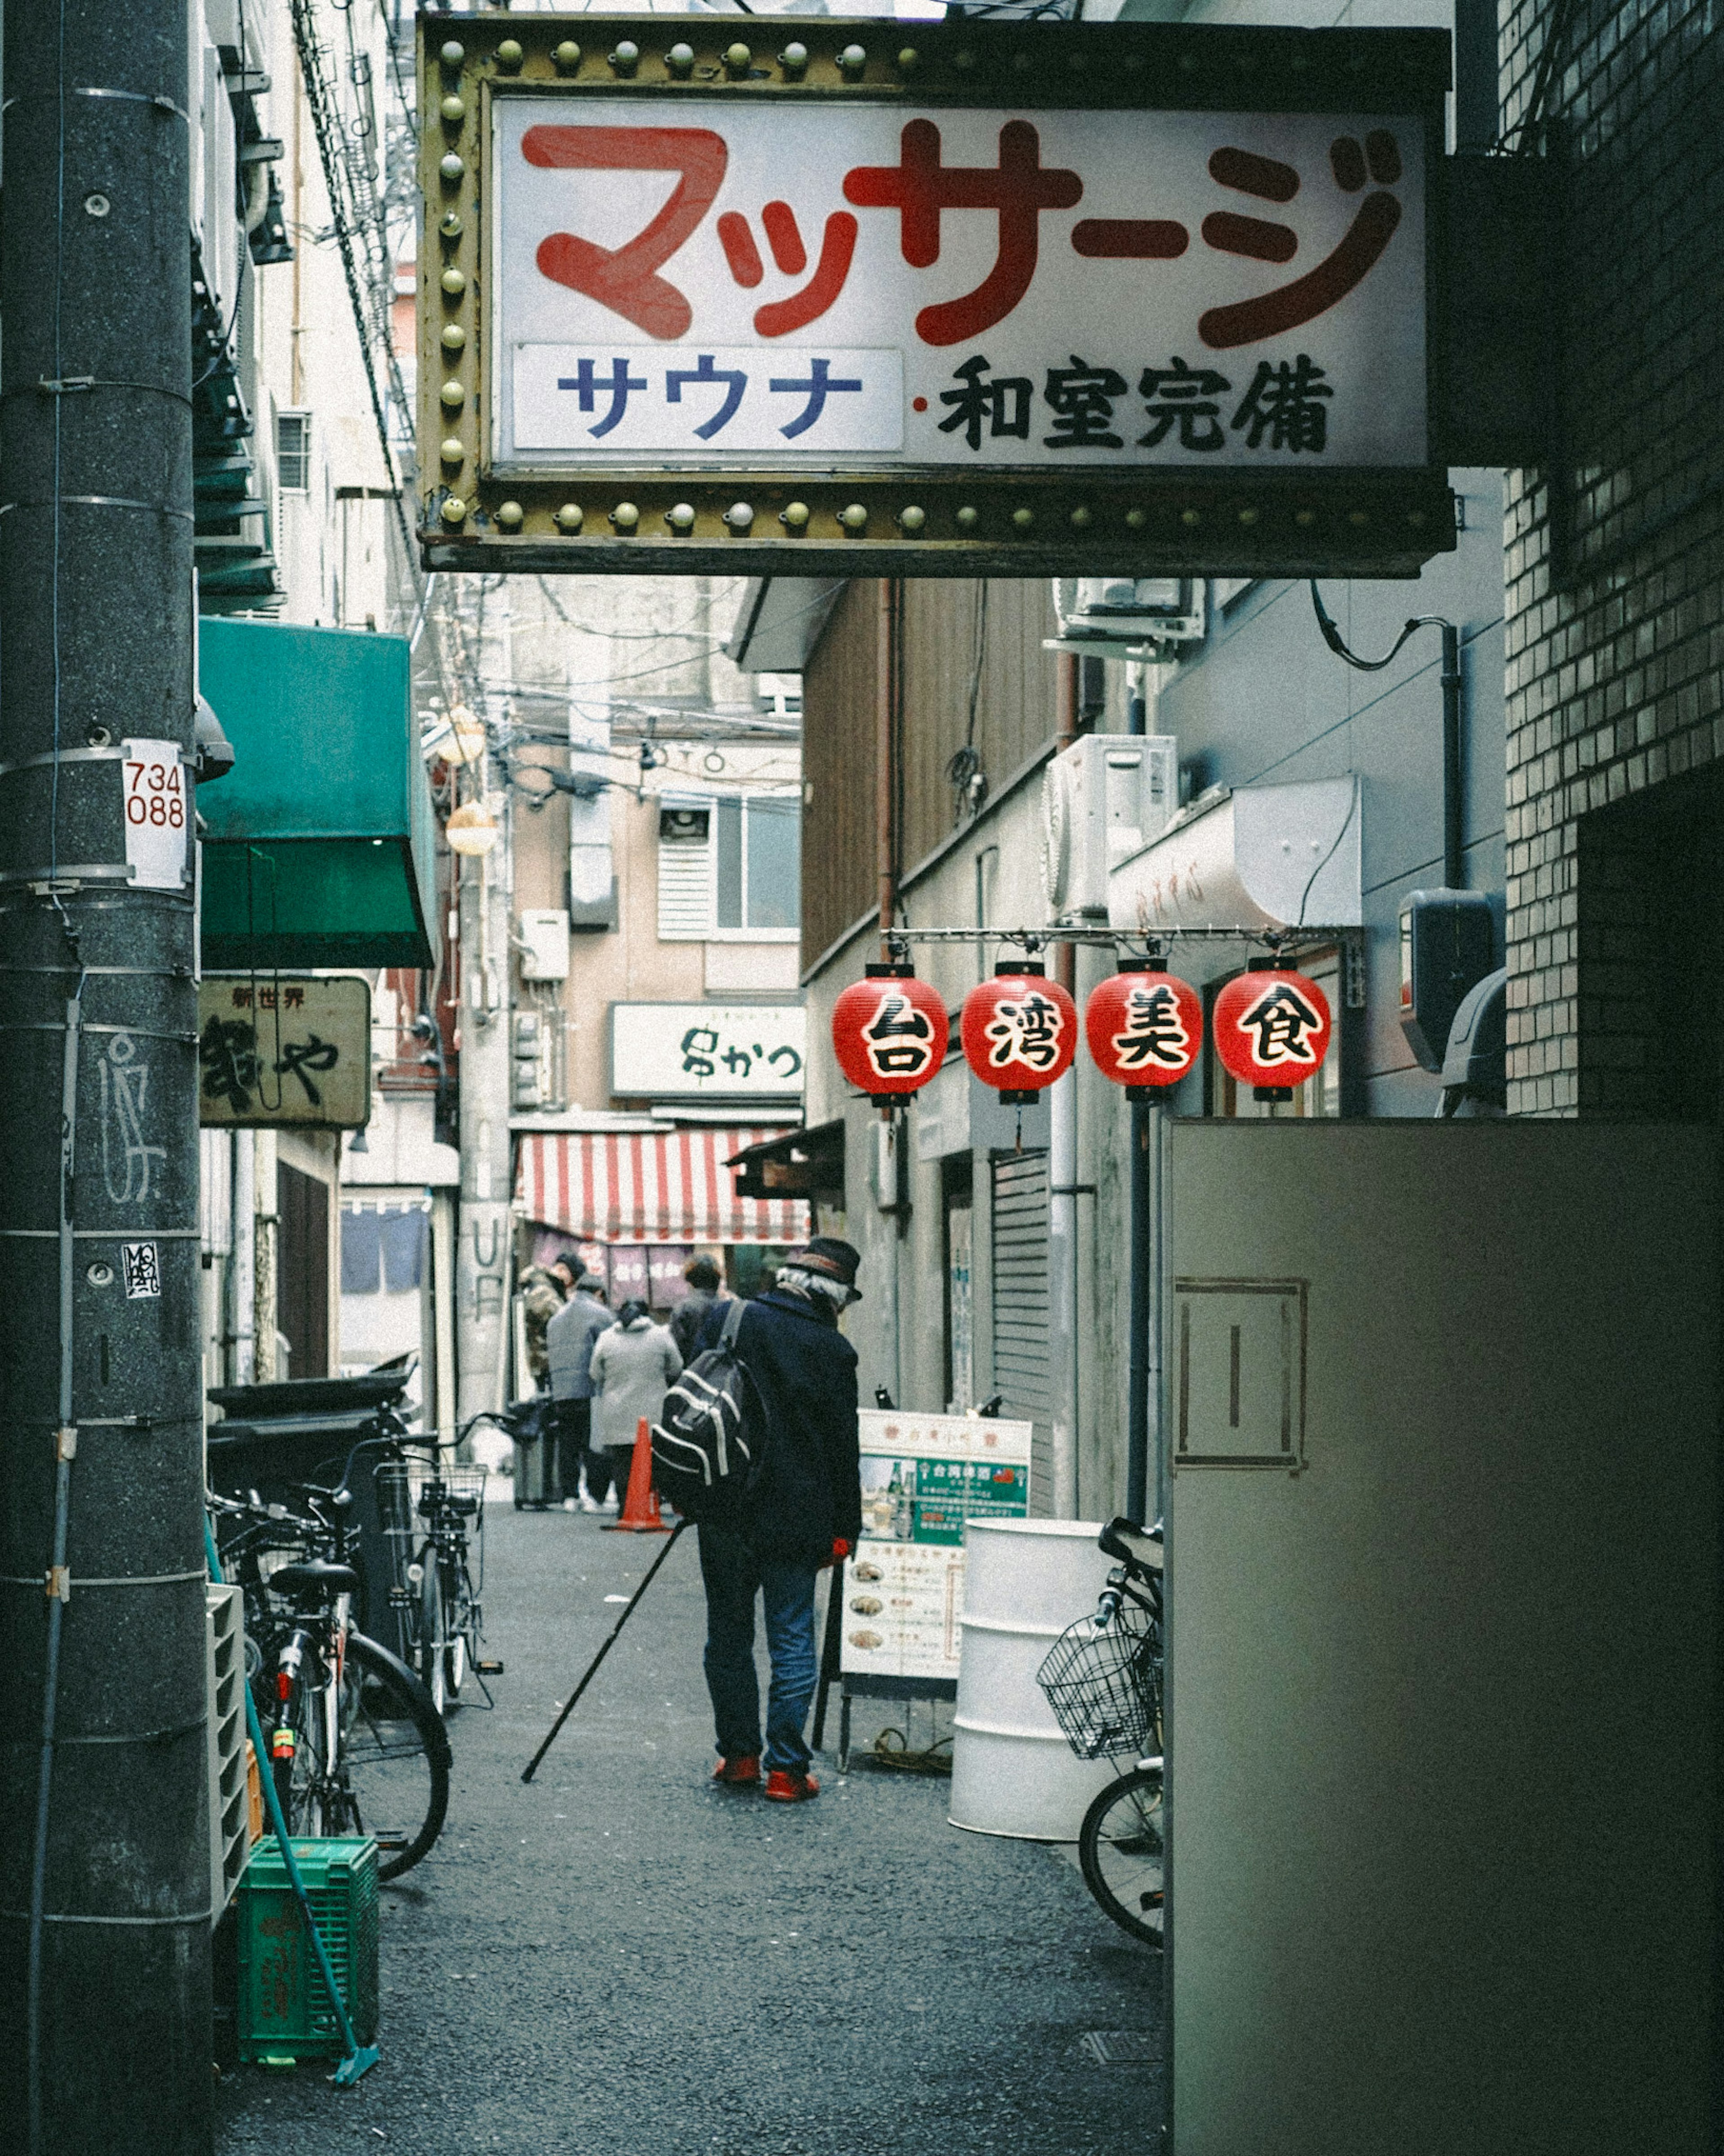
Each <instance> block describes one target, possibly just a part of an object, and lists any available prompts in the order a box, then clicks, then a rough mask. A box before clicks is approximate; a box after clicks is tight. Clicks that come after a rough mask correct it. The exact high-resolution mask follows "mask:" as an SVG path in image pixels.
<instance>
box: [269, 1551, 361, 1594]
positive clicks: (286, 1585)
mask: <svg viewBox="0 0 1724 2156" xmlns="http://www.w3.org/2000/svg"><path fill="white" fill-rule="evenodd" d="M269 1586H270V1588H271V1589H272V1590H273V1591H274V1592H275V1594H296V1595H297V1594H303V1595H306V1596H308V1597H309V1596H316V1598H317V1599H319V1600H320V1601H321V1599H323V1598H324V1597H325V1596H331V1597H333V1596H335V1595H337V1594H358V1592H359V1574H358V1573H357V1572H355V1570H354V1569H353V1568H352V1566H351V1564H331V1563H330V1561H329V1559H328V1558H321V1557H308V1558H302V1559H301V1560H300V1563H297V1564H285V1565H283V1566H282V1567H281V1568H280V1571H279V1572H272V1573H270V1575H269Z"/></svg>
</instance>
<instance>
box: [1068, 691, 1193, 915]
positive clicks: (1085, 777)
mask: <svg viewBox="0 0 1724 2156" xmlns="http://www.w3.org/2000/svg"><path fill="white" fill-rule="evenodd" d="M1178 805H1179V744H1178V741H1177V739H1176V738H1175V737H1174V736H1173V735H1172V734H1137V735H1133V734H1085V736H1084V737H1083V738H1082V740H1081V741H1078V742H1074V743H1073V744H1072V746H1071V747H1070V748H1068V749H1065V750H1063V751H1062V752H1060V755H1058V756H1056V757H1054V761H1053V762H1051V763H1050V764H1049V766H1048V767H1047V770H1046V771H1045V773H1044V774H1043V778H1042V816H1043V825H1042V875H1043V880H1044V882H1045V883H1046V885H1047V891H1048V904H1049V907H1050V908H1051V910H1052V917H1053V918H1054V920H1056V921H1075V920H1077V919H1078V918H1080V916H1084V915H1086V914H1093V915H1096V916H1101V917H1103V918H1105V917H1106V913H1107V879H1108V875H1109V873H1110V872H1111V870H1113V869H1115V868H1116V867H1117V866H1118V865H1119V864H1120V863H1121V861H1123V860H1127V859H1128V858H1129V857H1130V856H1131V855H1133V854H1136V853H1139V852H1141V851H1142V849H1143V848H1144V847H1145V846H1147V845H1148V844H1151V843H1152V840H1154V839H1158V838H1159V837H1160V836H1161V834H1162V832H1163V830H1165V829H1166V828H1167V822H1168V819H1170V818H1171V817H1172V815H1173V814H1174V813H1175V811H1176V810H1177V808H1178Z"/></svg>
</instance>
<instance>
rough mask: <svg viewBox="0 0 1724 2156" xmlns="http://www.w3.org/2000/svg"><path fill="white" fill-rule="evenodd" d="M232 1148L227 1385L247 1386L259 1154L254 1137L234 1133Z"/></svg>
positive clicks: (253, 1337)
mask: <svg viewBox="0 0 1724 2156" xmlns="http://www.w3.org/2000/svg"><path fill="white" fill-rule="evenodd" d="M231 1142H232V1145H233V1255H231V1256H230V1257H229V1259H228V1272H229V1277H230V1280H231V1283H232V1287H233V1368H231V1369H230V1370H229V1372H228V1383H229V1384H230V1385H249V1384H250V1383H252V1381H253V1379H254V1378H255V1377H256V1376H257V1343H258V1153H257V1141H256V1137H255V1134H254V1132H251V1131H235V1132H233V1133H232V1134H231Z"/></svg>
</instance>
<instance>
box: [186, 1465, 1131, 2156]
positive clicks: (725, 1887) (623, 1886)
mask: <svg viewBox="0 0 1724 2156" xmlns="http://www.w3.org/2000/svg"><path fill="white" fill-rule="evenodd" d="M505 1487H506V1486H505ZM487 1511H488V1517H487V1539H488V1543H489V1547H488V1549H487V1553H486V1594H485V1617H486V1645H487V1647H488V1649H489V1650H490V1651H491V1652H492V1653H494V1654H495V1655H497V1656H498V1657H499V1658H500V1659H501V1660H502V1661H504V1662H505V1666H506V1669H505V1675H504V1676H501V1677H497V1678H493V1679H492V1680H491V1689H492V1691H493V1692H494V1693H495V1698H496V1702H497V1703H496V1707H495V1711H494V1712H490V1713H487V1712H485V1711H484V1710H483V1708H482V1707H477V1706H473V1707H469V1706H464V1707H461V1708H460V1709H459V1711H458V1712H456V1713H455V1714H454V1717H453V1721H452V1726H451V1737H452V1739H453V1742H454V1784H453V1789H452V1794H451V1797H450V1804H449V1823H448V1825H447V1826H446V1827H445V1829H444V1835H443V1837H442V1839H441V1840H440V1841H439V1843H438V1845H437V1846H436V1848H435V1849H434V1851H432V1853H431V1855H430V1856H429V1857H428V1858H427V1860H426V1861H424V1862H423V1864H421V1865H420V1866H418V1868H417V1869H416V1870H414V1871H412V1872H410V1873H408V1875H407V1876H405V1877H404V1878H403V1880H402V1881H400V1883H399V1884H398V1885H395V1886H385V1887H384V1888H383V1890H382V1904H383V1944H382V1985H383V1996H382V2030H381V2034H380V2039H379V2040H380V2042H381V2045H382V2054H383V2056H382V2065H381V2067H380V2068H379V2069H378V2070H377V2071H374V2072H372V2073H371V2074H370V2075H368V2076H367V2077H366V2078H365V2079H364V2080H363V2081H362V2082H359V2083H358V2084H357V2087H353V2088H351V2089H342V2090H338V2089H336V2088H334V2087H331V2084H330V2082H329V2081H328V2080H327V2079H326V2071H327V2069H326V2067H324V2066H319V2065H316V2064H310V2063H308V2064H305V2065H303V2066H300V2067H298V2068H297V2069H295V2070H293V2071H283V2072H279V2073H274V2074H272V2073H269V2072H267V2071H264V2070H262V2069H259V2068H256V2067H245V2068H243V2069H240V2070H239V2071H234V2072H232V2073H230V2074H229V2075H228V2076H227V2078H226V2080H225V2081H224V2082H223V2087H222V2088H221V2091H220V2092H219V2094H218V2138H217V2147H218V2149H219V2150H220V2151H222V2152H223V2156H235V2152H238V2151H240V2150H243V2149H251V2148H264V2147H268V2148H270V2149H272V2150H274V2151H275V2152H278V2156H326V2152H331V2151H336V2150H340V2149H345V2148H382V2147H384V2146H386V2145H387V2146H389V2147H393V2148H401V2149H403V2150H412V2151H413V2156H454V2152H456V2151H458V2150H459V2151H465V2150H469V2149H493V2148H501V2149H507V2150H509V2151H511V2152H518V2153H519V2156H528V2152H531V2156H562V2152H564V2151H568V2152H574V2151H577V2150H578V2151H580V2152H581V2156H709V2152H717V2156H741V2152H742V2151H744V2150H745V2149H746V2150H747V2151H749V2152H750V2156H836V2152H839V2151H854V2152H856V2156H875V2152H880V2156H884V2152H885V2151H888V2150H891V2151H898V2150H904V2149H910V2148H916V2147H918V2146H921V2145H928V2146H931V2147H932V2146H937V2147H938V2148H940V2149H941V2150H942V2152H945V2156H971V2152H972V2151H974V2152H980V2151H983V2150H989V2151H992V2150H1004V2149H1013V2150H1034V2151H1038V2152H1040V2151H1047V2152H1053V2151H1058V2152H1059V2156H1103V2152H1107V2156H1115V2152H1117V2151H1119V2150H1121V2149H1123V2148H1130V2147H1132V2146H1135V2145H1148V2144H1149V2143H1150V2142H1151V2140H1152V2136H1153V2133H1154V2130H1155V2122H1157V2121H1158V2120H1159V2117H1160V2092H1159V2089H1158V2087H1157V2082H1156V2078H1155V2075H1156V2069H1155V2068H1154V2067H1153V2066H1147V2065H1142V2064H1134V2063H1117V2064H1104V2063H1102V2061H1101V2057H1100V2056H1098V2053H1100V2052H1105V2051H1109V2050H1111V2051H1112V2052H1113V2053H1114V2054H1115V2055H1116V2056H1119V2055H1121V2054H1122V2053H1126V2052H1128V2051H1133V2050H1136V2049H1139V2048H1145V2047H1147V2044H1146V2045H1145V2046H1131V2045H1129V2044H1126V2043H1124V2042H1121V2041H1120V2040H1119V2039H1120V2038H1121V2037H1122V2036H1125V2035H1131V2036H1136V2037H1138V2038H1140V2039H1143V2040H1147V2041H1154V2040H1156V2039H1155V2038H1154V2037H1153V2036H1152V2031H1154V2030H1156V2028H1157V2024H1158V2019H1159V2007H1160V1987H1161V1968H1160V1963H1159V1959H1158V1958H1157V1957H1156V1956H1154V1955H1152V1953H1148V1952H1147V1951H1146V1950H1144V1949H1142V1948H1138V1947H1137V1946H1136V1945H1134V1944H1133V1943H1131V1941H1130V1940H1128V1939H1126V1938H1124V1937H1122V1936H1121V1934H1120V1933H1118V1932H1116V1930H1115V1928H1113V1926H1112V1925H1111V1924H1110V1923H1109V1922H1108V1921H1107V1920H1106V1917H1104V1916H1103V1915H1102V1914H1101V1912H1100V1911H1099V1910H1098V1909H1097V1908H1096V1907H1095V1904H1094V1903H1093V1902H1091V1901H1090V1897H1089V1896H1088V1895H1087V1893H1086V1892H1085V1889H1084V1886H1083V1883H1082V1881H1081V1880H1080V1877H1079V1876H1078V1872H1077V1870H1076V1868H1075V1864H1074V1863H1072V1862H1071V1861H1069V1858H1068V1856H1066V1855H1062V1854H1061V1853H1060V1852H1059V1851H1053V1850H1049V1849H1048V1848H1045V1847H1044V1846H1041V1845H1035V1844H1031V1843H1024V1842H1015V1841H1006V1840H996V1839H993V1838H992V1837H986V1838H984V1837H983V1836H979V1835H970V1834H962V1833H959V1832H957V1831H956V1830H953V1829H952V1828H951V1827H949V1826H948V1825H947V1824H946V1809H947V1790H948V1787H949V1785H948V1784H947V1782H946V1781H944V1780H943V1779H925V1778H921V1777H912V1776H909V1775H904V1774H891V1773H886V1772H881V1771H876V1770H875V1769H874V1768H870V1767H869V1766H868V1765H866V1764H864V1763H862V1761H863V1759H864V1758H865V1754H866V1753H867V1750H868V1748H869V1746H870V1743H871V1742H872V1738H873V1733H874V1731H875V1727H877V1726H878V1725H879V1722H880V1718H881V1717H878V1716H876V1717H875V1719H873V1720H870V1719H868V1718H866V1716H865V1714H862V1713H859V1717H858V1720H857V1724H856V1731H855V1738H854V1744H855V1757H854V1758H853V1760H852V1763H851V1768H850V1772H849V1774H847V1775H845V1776H844V1777H840V1776H839V1774H838V1773H837V1771H836V1765H835V1762H834V1757H833V1754H832V1751H831V1749H830V1745H831V1743H832V1741H833V1733H834V1729H835V1726H836V1717H835V1714H834V1717H833V1718H832V1727H829V1731H828V1738H829V1748H828V1750H827V1752H826V1753H824V1755H823V1757H822V1758H819V1759H818V1761H817V1763H816V1772H817V1774H818V1776H819V1778H820V1779H821V1781H822V1783H823V1785H824V1786H823V1790H822V1794H821V1796H820V1798H819V1799H818V1802H817V1803H815V1804H812V1805H809V1806H807V1807H805V1808H790V1807H777V1806H772V1805H768V1804H764V1803H762V1802H761V1801H760V1800H759V1799H757V1798H756V1797H754V1796H752V1795H750V1794H741V1793H732V1792H729V1791H726V1790H721V1789H716V1788H714V1787H713V1786H712V1785H711V1784H710V1783H708V1781H707V1780H706V1774H707V1772H708V1767H709V1763H710V1762H711V1758H712V1752H711V1727H710V1719H709V1716H708V1711H707V1705H706V1691H705V1687H704V1685H703V1682H702V1680H701V1675H700V1645H701V1640H702V1632H703V1620H704V1609H703V1604H702V1598H701V1593H700V1573H699V1567H698V1563H697V1560H696V1555H695V1550H694V1548H693V1547H692V1546H691V1544H690V1542H688V1541H685V1542H684V1543H680V1544H679V1545H678V1547H677V1548H675V1550H674V1551H673V1552H672V1553H671V1555H670V1560H669V1562H668V1563H667V1564H666V1565H665V1568H664V1571H663V1572H662V1573H660V1574H659V1578H658V1579H657V1580H656V1581H655V1582H654V1585H653V1587H652V1589H651V1590H650V1592H649V1594H648V1595H647V1597H646V1598H645V1599H644V1601H643V1602H642V1604H641V1605H640V1607H639V1609H638V1610H637V1611H636V1613H635V1614H634V1617H633V1618H632V1619H631V1620H630V1622H629V1626H628V1629H627V1630H625V1631H624V1632H623V1635H622V1637H621V1639H620V1640H618V1644H617V1646H616V1647H615V1649H614V1650H613V1652H612V1654H611V1655H610V1657H609V1659H608V1661H607V1662H606V1663H605V1665H604V1667H603V1669H602V1670H601V1671H600V1672H599V1674H598V1677H597V1678H596V1679H595V1681H594V1682H593V1686H592V1688H591V1689H590V1690H589V1691H587V1695H586V1697H585V1698H584V1699H582V1702H581V1704H580V1706H579V1707H578V1708H577V1710H576V1712H575V1713H574V1715H573V1717H572V1718H571V1720H570V1721H569V1722H568V1724H567V1727H565V1729H564V1731H563V1733H562V1737H561V1738H559V1739H558V1741H557V1745H556V1747H555V1748H554V1749H553V1750H552V1753H551V1754H550V1755H549V1757H548V1758H546V1762H545V1764H544V1766H543V1767H542V1768H541V1769H540V1772H539V1775H538V1777H537V1779H536V1780H535V1782H534V1783H533V1784H531V1785H530V1786H526V1785H523V1784H522V1783H521V1779H520V1774H521V1767H522V1766H523V1764H524V1763H526V1760H527V1758H530V1757H531V1753H532V1752H533V1750H534V1748H536V1745H537V1744H538V1743H539V1741H540V1739H541V1737H542V1736H543V1735H544V1733H545V1731H546V1729H547V1728H548V1727H549V1726H550V1723H551V1722H552V1718H553V1717H554V1716H555V1713H556V1712H557V1707H558V1705H559V1704H560V1703H561V1702H562V1701H563V1700H564V1699H565V1698H567V1689H566V1688H567V1686H569V1685H570V1684H572V1682H574V1681H576V1680H577V1678H578V1676H579V1674H580V1672H581V1671H582V1669H583V1668H584V1667H585V1666H586V1663H587V1660H588V1659H589V1657H590V1656H591V1655H592V1654H593V1652H594V1651H595V1650H596V1649H597V1647H598V1644H599V1642H600V1641H601V1640H603V1637H604V1635H605V1633H606V1632H607V1631H608V1629H609V1628H610V1626H611V1625H613V1623H614V1622H615V1620H616V1616H617V1611H618V1605H617V1604H614V1603H608V1602H607V1600H606V1597H607V1596H612V1595H620V1594H625V1593H626V1592H628V1591H629V1589H631V1588H632V1587H633V1585H634V1583H635V1582H636V1581H637V1580H638V1579H639V1577H640V1575H641V1573H642V1572H643V1571H644V1568H645V1567H646V1566H647V1565H648V1564H649V1563H650V1562H651V1560H652V1558H653V1556H654V1553H655V1552H656V1549H657V1548H658V1545H657V1543H656V1542H655V1541H654V1542H649V1541H648V1539H647V1538H646V1537H634V1536H623V1535H617V1534H607V1533H605V1532H603V1531H602V1530H601V1528H600V1526H599V1523H598V1521H597V1520H593V1519H588V1518H584V1517H580V1516H578V1515H576V1516H570V1515H566V1514H563V1513H561V1512H556V1513H533V1512H522V1513H517V1512H515V1511H514V1510H513V1509H512V1507H511V1506H510V1505H509V1504H508V1502H507V1501H506V1499H505V1501H504V1502H503V1503H502V1504H500V1505H498V1504H495V1503H493V1504H492V1505H490V1507H488V1508H487ZM913 1712H914V1714H915V1716H916V1741H918V1742H925V1741H926V1738H925V1735H924V1734H923V1732H926V1727H927V1725H926V1715H927V1712H928V1709H927V1707H926V1706H925V1705H924V1704H922V1703H921V1702H917V1703H916V1705H915V1707H914V1708H913ZM942 1713H944V1714H949V1710H942ZM901 1718H902V1717H901V1716H895V1719H896V1720H898V1721H899V1722H900V1723H901ZM1095 2033H1099V2034H1101V2035H1104V2036H1111V2037H1112V2038H1113V2039H1114V2041H1113V2042H1112V2043H1111V2046H1110V2045H1108V2044H1103V2045H1101V2046H1096V2045H1094V2044H1092V2043H1087V2042H1086V2041H1085V2038H1086V2036H1089V2035H1092V2034H1095Z"/></svg>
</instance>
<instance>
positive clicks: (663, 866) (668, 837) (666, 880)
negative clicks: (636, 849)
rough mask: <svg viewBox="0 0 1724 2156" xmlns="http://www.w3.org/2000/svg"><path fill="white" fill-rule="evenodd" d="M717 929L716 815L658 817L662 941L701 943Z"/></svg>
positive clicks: (688, 812)
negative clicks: (714, 926)
mask: <svg viewBox="0 0 1724 2156" xmlns="http://www.w3.org/2000/svg"><path fill="white" fill-rule="evenodd" d="M711 926H712V810H711V807H710V806H706V807H690V806H686V805H676V804H673V803H668V802H667V803H665V804H664V807H662V808H660V809H659V942H662V943H678V942H681V943H687V942H698V941H699V940H700V938H701V937H704V936H705V935H706V932H707V931H708V929H709V928H711Z"/></svg>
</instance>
